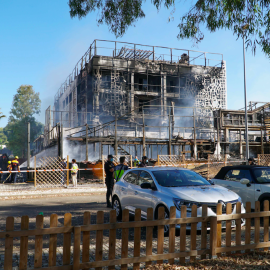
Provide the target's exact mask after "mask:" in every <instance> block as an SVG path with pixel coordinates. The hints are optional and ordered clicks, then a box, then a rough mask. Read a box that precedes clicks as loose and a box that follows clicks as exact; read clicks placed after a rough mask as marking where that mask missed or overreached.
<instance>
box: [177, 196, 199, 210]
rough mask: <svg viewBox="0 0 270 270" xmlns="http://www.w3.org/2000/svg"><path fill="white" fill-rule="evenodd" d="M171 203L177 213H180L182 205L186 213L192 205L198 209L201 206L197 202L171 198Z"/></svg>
mask: <svg viewBox="0 0 270 270" xmlns="http://www.w3.org/2000/svg"><path fill="white" fill-rule="evenodd" d="M173 203H174V205H175V207H176V208H177V209H178V210H179V211H181V206H182V205H185V206H186V207H187V210H188V211H191V207H192V205H193V204H195V205H197V206H198V207H200V206H202V204H201V203H199V202H192V201H187V200H182V199H178V198H173Z"/></svg>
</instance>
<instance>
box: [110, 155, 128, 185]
mask: <svg viewBox="0 0 270 270" xmlns="http://www.w3.org/2000/svg"><path fill="white" fill-rule="evenodd" d="M125 160H126V158H125V157H120V164H119V165H117V166H115V168H114V179H115V181H116V182H118V181H119V180H120V178H121V177H122V175H123V174H124V172H125V171H127V170H128V169H129V168H128V166H127V165H125V164H124V163H125Z"/></svg>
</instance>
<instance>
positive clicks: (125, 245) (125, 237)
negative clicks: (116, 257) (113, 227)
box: [121, 209, 129, 270]
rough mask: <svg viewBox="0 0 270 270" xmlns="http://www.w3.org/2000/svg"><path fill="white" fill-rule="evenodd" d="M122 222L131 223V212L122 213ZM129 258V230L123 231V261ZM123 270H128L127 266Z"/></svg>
mask: <svg viewBox="0 0 270 270" xmlns="http://www.w3.org/2000/svg"><path fill="white" fill-rule="evenodd" d="M122 221H123V222H128V221H129V210H128V209H124V210H123V213H122ZM127 257H128V229H122V250H121V259H124V258H127ZM121 269H122V270H126V269H127V264H122V265H121Z"/></svg>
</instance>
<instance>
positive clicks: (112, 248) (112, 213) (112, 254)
mask: <svg viewBox="0 0 270 270" xmlns="http://www.w3.org/2000/svg"><path fill="white" fill-rule="evenodd" d="M136 210H137V209H136ZM110 223H116V211H115V210H111V211H110ZM134 239H135V235H134ZM115 243H116V229H111V230H110V235H109V260H114V259H115ZM108 269H109V270H111V269H115V266H114V265H113V266H109V267H108Z"/></svg>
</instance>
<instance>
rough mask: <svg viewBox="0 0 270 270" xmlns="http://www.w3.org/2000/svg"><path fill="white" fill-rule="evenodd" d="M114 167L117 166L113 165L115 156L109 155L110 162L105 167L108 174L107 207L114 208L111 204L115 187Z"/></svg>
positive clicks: (106, 180) (106, 179)
mask: <svg viewBox="0 0 270 270" xmlns="http://www.w3.org/2000/svg"><path fill="white" fill-rule="evenodd" d="M114 167H115V166H114V164H113V156H112V155H108V160H107V162H106V163H105V165H104V170H105V174H106V178H105V183H106V186H107V193H106V201H107V207H112V205H111V203H110V197H112V191H113V186H114V178H113V173H114Z"/></svg>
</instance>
